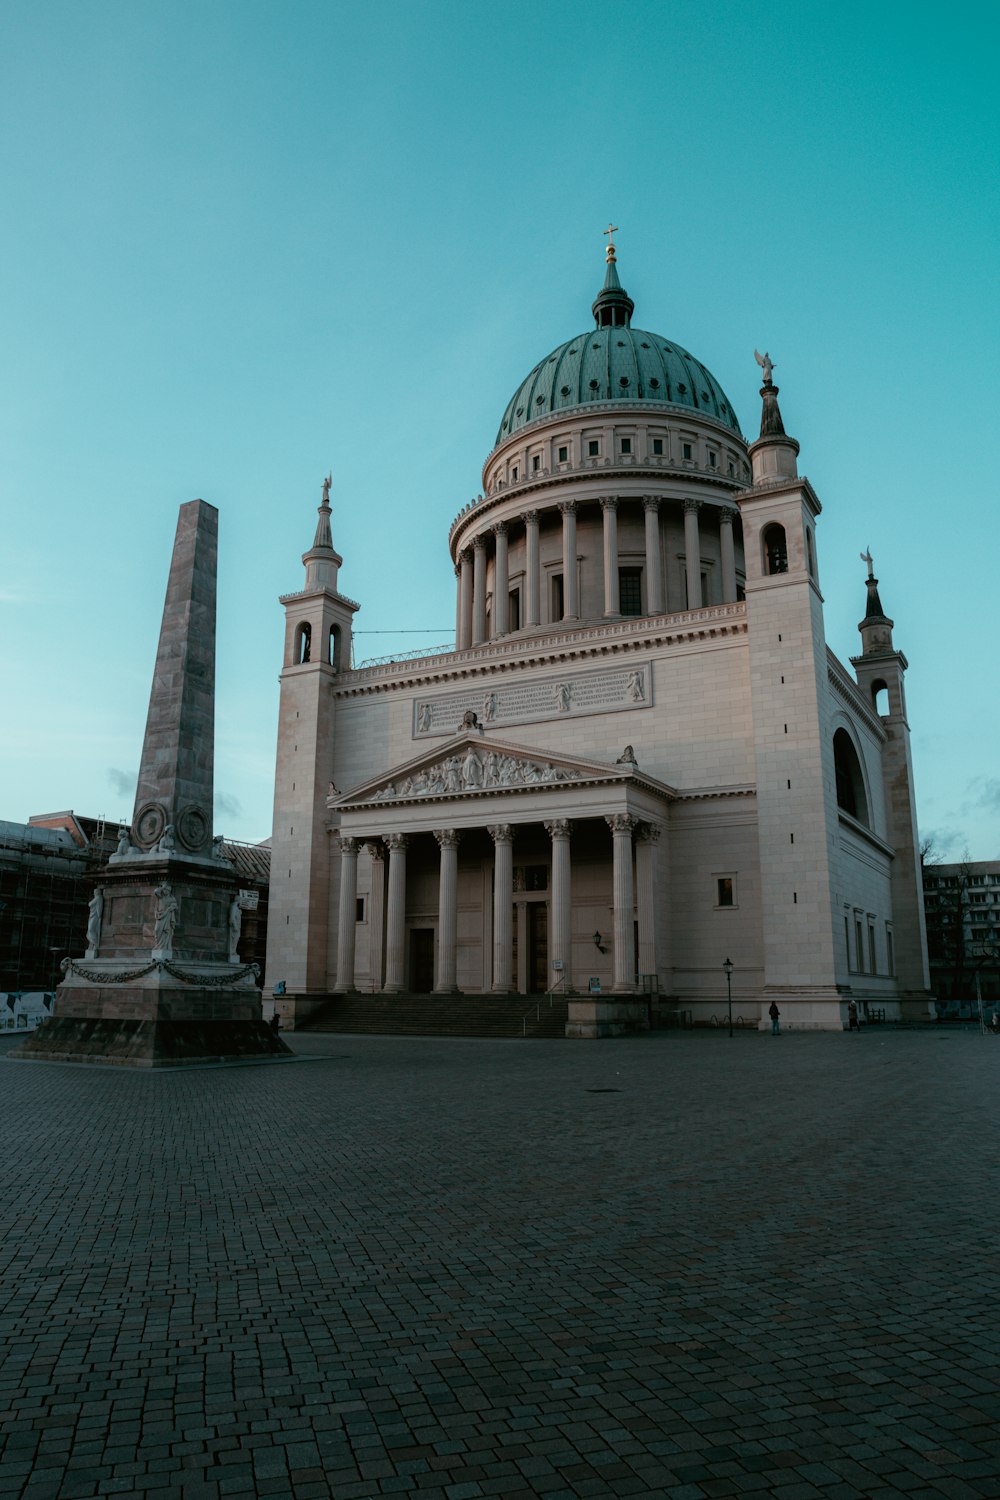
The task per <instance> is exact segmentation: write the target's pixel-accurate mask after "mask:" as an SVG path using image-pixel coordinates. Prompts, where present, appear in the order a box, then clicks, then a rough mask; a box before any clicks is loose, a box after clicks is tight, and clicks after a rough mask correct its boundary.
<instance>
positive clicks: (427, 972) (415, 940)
mask: <svg viewBox="0 0 1000 1500" xmlns="http://www.w3.org/2000/svg"><path fill="white" fill-rule="evenodd" d="M433 988H434V928H433V927H411V928H410V989H411V990H412V991H413V993H414V994H416V995H429V994H430V992H431V990H432V989H433Z"/></svg>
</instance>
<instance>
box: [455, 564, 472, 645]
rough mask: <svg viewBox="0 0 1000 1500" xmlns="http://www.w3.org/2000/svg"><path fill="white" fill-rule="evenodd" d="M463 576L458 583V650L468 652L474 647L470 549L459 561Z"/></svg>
mask: <svg viewBox="0 0 1000 1500" xmlns="http://www.w3.org/2000/svg"><path fill="white" fill-rule="evenodd" d="M459 561H460V565H461V576H460V578H459V583H458V613H459V619H460V620H461V624H460V625H459V627H458V649H459V651H468V649H469V647H470V646H471V645H472V553H471V551H470V550H469V548H468V547H466V549H465V551H464V552H463V553H462V556H461V558H460V559H459Z"/></svg>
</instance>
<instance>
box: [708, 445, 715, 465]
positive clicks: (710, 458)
mask: <svg viewBox="0 0 1000 1500" xmlns="http://www.w3.org/2000/svg"><path fill="white" fill-rule="evenodd" d="M708 467H709V468H710V469H714V468H715V454H714V453H713V452H712V450H711V449H709V451H708Z"/></svg>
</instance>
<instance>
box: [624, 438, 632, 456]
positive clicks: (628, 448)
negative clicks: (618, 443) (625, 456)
mask: <svg viewBox="0 0 1000 1500" xmlns="http://www.w3.org/2000/svg"><path fill="white" fill-rule="evenodd" d="M622 452H623V453H631V452H632V439H631V438H622Z"/></svg>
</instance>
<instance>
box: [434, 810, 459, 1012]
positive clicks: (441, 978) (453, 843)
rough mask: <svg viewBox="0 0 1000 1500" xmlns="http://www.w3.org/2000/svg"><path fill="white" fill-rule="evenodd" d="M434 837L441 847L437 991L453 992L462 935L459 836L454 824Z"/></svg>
mask: <svg viewBox="0 0 1000 1500" xmlns="http://www.w3.org/2000/svg"><path fill="white" fill-rule="evenodd" d="M434 837H435V838H436V839H437V841H438V847H439V848H440V850H441V871H440V875H439V877H438V951H437V973H436V975H435V976H434V992H435V994H437V995H450V994H453V993H454V991H455V990H456V989H457V988H458V985H457V983H456V973H457V964H456V957H457V955H456V945H457V939H458V838H459V835H458V833H457V832H456V830H455V829H454V828H435V830H434Z"/></svg>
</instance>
